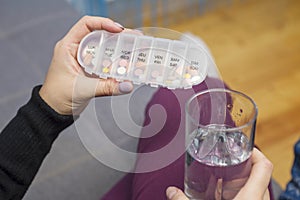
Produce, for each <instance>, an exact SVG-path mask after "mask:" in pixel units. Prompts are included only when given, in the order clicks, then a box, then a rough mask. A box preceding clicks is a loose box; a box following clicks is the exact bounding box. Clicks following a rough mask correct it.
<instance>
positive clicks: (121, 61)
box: [119, 59, 128, 67]
mask: <svg viewBox="0 0 300 200" xmlns="http://www.w3.org/2000/svg"><path fill="white" fill-rule="evenodd" d="M119 65H120V66H121V67H127V66H128V61H127V60H124V59H122V60H120V62H119Z"/></svg>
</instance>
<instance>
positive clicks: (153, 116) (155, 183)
mask: <svg viewBox="0 0 300 200" xmlns="http://www.w3.org/2000/svg"><path fill="white" fill-rule="evenodd" d="M224 87H226V86H225V85H224V83H223V82H222V81H220V80H218V79H213V78H209V77H207V78H206V80H205V81H204V82H202V83H201V84H199V85H196V86H194V87H193V88H192V89H189V90H168V89H164V88H160V89H159V90H158V91H157V92H156V93H155V94H154V96H153V97H152V99H151V101H150V102H149V104H148V105H147V107H146V113H145V115H146V118H145V122H144V128H143V129H142V133H141V138H140V140H139V144H138V149H137V152H138V153H140V154H139V155H138V158H137V162H136V167H135V172H133V173H128V174H127V175H126V176H125V177H124V178H123V179H121V180H120V181H119V182H118V183H117V184H116V185H115V186H114V187H113V188H112V189H111V190H110V191H109V192H108V193H106V194H105V195H104V196H103V197H102V200H119V199H122V200H136V199H140V200H153V199H166V195H165V191H166V189H167V187H168V186H176V187H178V188H180V189H183V188H184V149H185V147H184V141H185V140H184V139H185V125H184V122H185V111H184V108H185V103H186V102H187V100H188V99H189V98H190V97H191V95H193V94H194V93H197V92H200V91H202V90H205V89H207V88H224ZM157 127H160V128H159V130H157ZM269 189H270V187H269ZM270 194H271V199H273V195H272V191H270Z"/></svg>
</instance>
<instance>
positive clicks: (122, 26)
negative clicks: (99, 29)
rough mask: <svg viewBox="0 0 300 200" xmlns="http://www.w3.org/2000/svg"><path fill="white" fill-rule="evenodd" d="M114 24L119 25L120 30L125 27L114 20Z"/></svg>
mask: <svg viewBox="0 0 300 200" xmlns="http://www.w3.org/2000/svg"><path fill="white" fill-rule="evenodd" d="M114 24H115V25H116V26H118V27H120V28H121V29H122V30H124V29H125V27H124V26H122V25H121V24H119V23H118V22H114Z"/></svg>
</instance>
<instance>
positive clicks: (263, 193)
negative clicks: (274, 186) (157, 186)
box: [166, 148, 273, 200]
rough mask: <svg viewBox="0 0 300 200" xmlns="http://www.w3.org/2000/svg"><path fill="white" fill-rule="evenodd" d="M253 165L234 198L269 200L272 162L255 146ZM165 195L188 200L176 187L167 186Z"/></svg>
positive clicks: (170, 199)
mask: <svg viewBox="0 0 300 200" xmlns="http://www.w3.org/2000/svg"><path fill="white" fill-rule="evenodd" d="M252 162H253V166H252V169H251V174H250V177H249V179H248V180H247V182H246V184H245V185H244V187H242V189H241V190H240V191H239V193H238V194H237V195H236V196H235V198H234V200H248V199H249V200H252V199H253V198H254V195H255V199H257V200H269V199H270V196H269V190H268V185H269V182H270V179H271V175H272V171H273V165H272V163H271V162H270V161H269V160H268V159H267V158H266V157H265V156H264V155H263V154H262V153H261V152H260V151H258V150H257V149H256V148H254V150H253V154H252ZM166 195H167V198H168V199H169V200H188V198H187V197H186V196H185V195H184V193H183V192H182V191H181V190H180V189H178V188H176V187H168V189H167V190H166Z"/></svg>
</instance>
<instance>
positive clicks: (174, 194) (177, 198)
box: [166, 186, 188, 200]
mask: <svg viewBox="0 0 300 200" xmlns="http://www.w3.org/2000/svg"><path fill="white" fill-rule="evenodd" d="M166 195H167V198H168V200H188V198H187V197H186V196H185V194H184V193H183V192H182V191H181V190H180V189H178V188H176V187H172V186H171V187H168V188H167V190H166Z"/></svg>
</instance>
